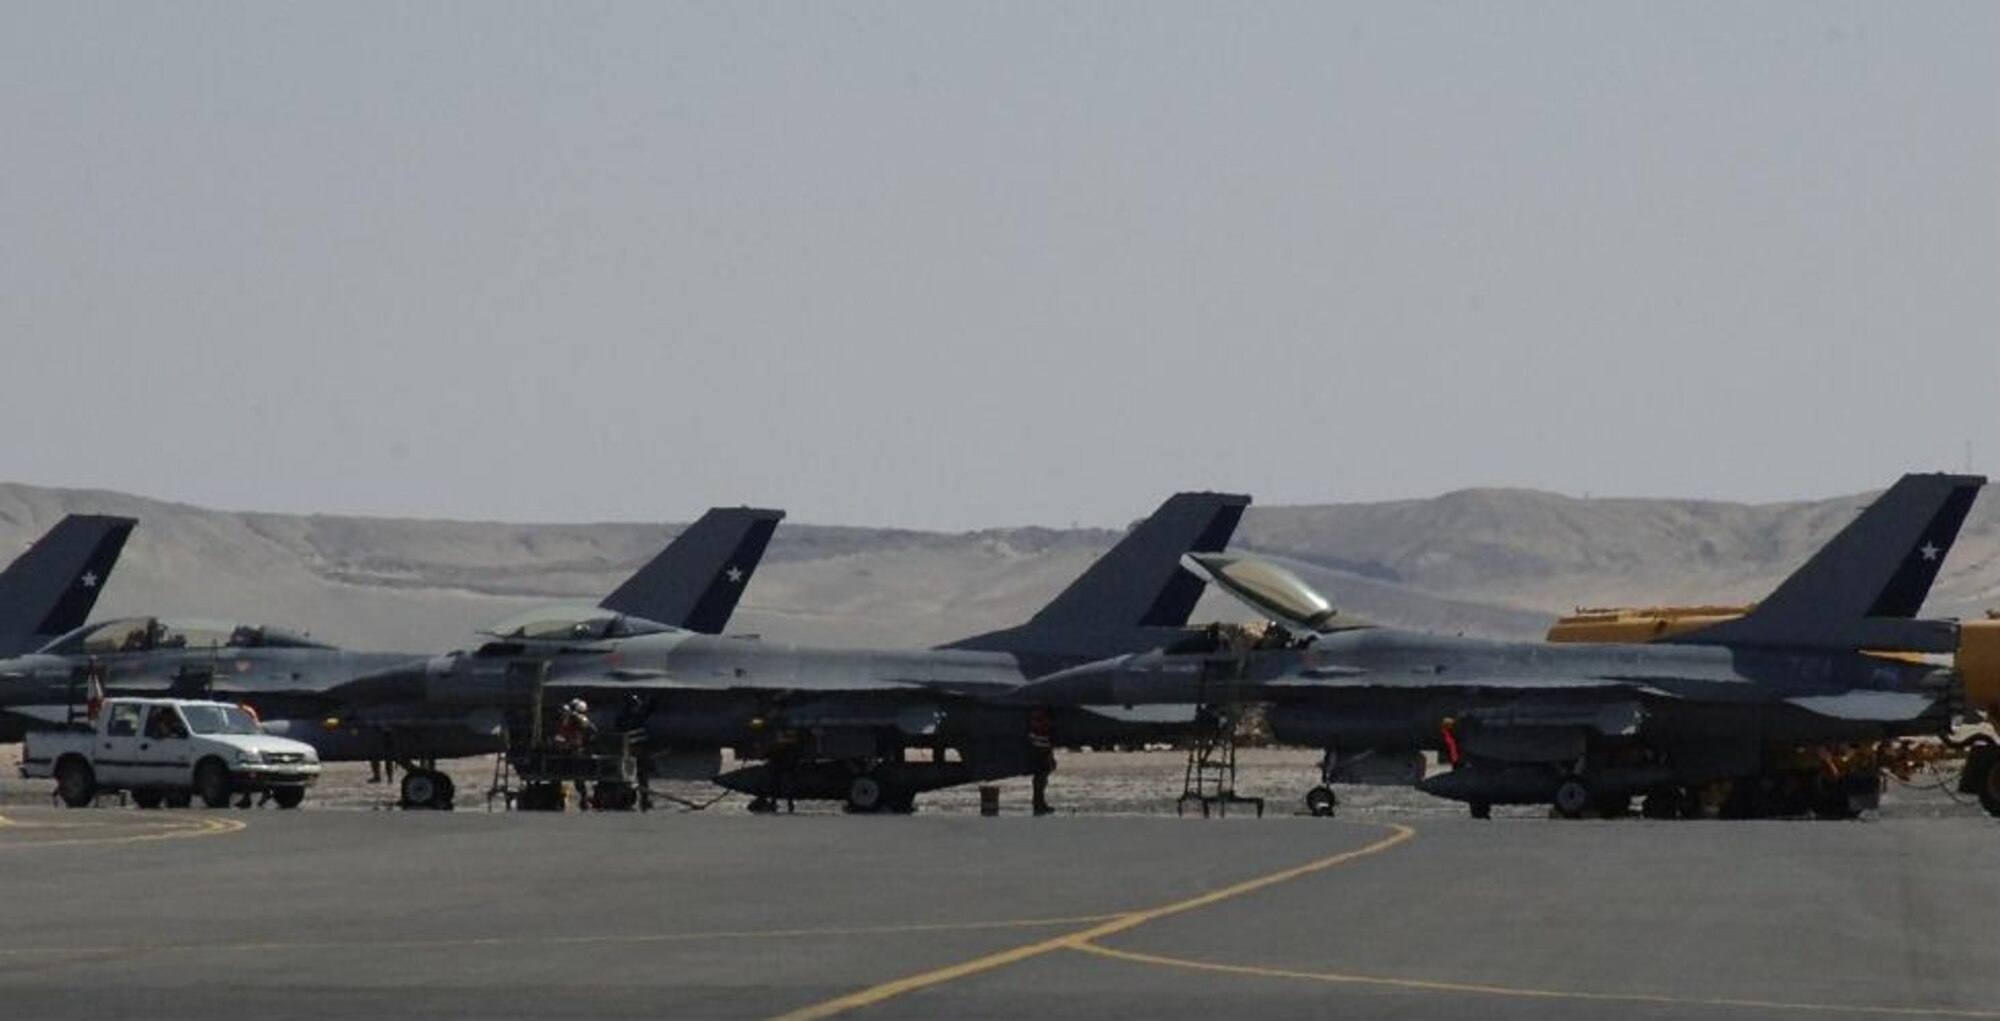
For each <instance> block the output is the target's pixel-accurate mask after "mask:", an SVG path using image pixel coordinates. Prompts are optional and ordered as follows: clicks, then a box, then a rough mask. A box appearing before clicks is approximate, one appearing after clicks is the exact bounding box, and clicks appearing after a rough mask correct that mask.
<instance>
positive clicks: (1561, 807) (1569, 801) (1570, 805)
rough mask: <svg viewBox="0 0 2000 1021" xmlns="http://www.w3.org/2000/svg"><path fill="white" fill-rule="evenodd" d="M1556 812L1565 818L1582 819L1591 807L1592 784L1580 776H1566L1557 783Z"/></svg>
mask: <svg viewBox="0 0 2000 1021" xmlns="http://www.w3.org/2000/svg"><path fill="white" fill-rule="evenodd" d="M1554 801H1555V809H1556V814H1558V815H1560V816H1562V817H1563V818H1565V819H1581V818H1583V813H1584V811H1585V810H1586V809H1588V808H1590V802H1591V797H1590V785H1589V784H1587V783H1584V782H1583V778H1582V777H1580V776H1566V777H1563V781H1562V782H1561V783H1559V784H1557V785H1556V796H1555V799H1554Z"/></svg>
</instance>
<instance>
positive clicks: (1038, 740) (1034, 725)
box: [1028, 709, 1056, 815]
mask: <svg viewBox="0 0 2000 1021" xmlns="http://www.w3.org/2000/svg"><path fill="white" fill-rule="evenodd" d="M1050 722H1051V721H1050V720H1049V711H1048V710H1047V709H1036V710H1034V711H1033V712H1031V713H1029V714H1028V768H1029V769H1030V770H1032V771H1033V774H1034V792H1035V796H1034V802H1035V814H1036V815H1048V814H1049V813H1050V812H1053V811H1055V809H1053V808H1051V807H1049V774H1050V773H1053V772H1055V771H1056V745H1055V738H1054V735H1053V734H1052V733H1051V726H1050Z"/></svg>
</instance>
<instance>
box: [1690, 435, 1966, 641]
mask: <svg viewBox="0 0 2000 1021" xmlns="http://www.w3.org/2000/svg"><path fill="white" fill-rule="evenodd" d="M1985 484H1986V479H1985V477H1984V476H1979V475H1947V474H1929V475H1916V474H1912V475H1905V476H1903V477H1902V478H1901V479H1899V480H1897V482H1896V484H1895V485H1893V486H1891V487H1889V489H1888V490H1887V491H1886V492H1884V493H1883V494H1882V495H1881V496H1880V497H1877V498H1876V500H1875V502H1874V503H1871V504H1869V505H1868V507H1867V508H1866V509H1864V510H1863V511H1862V512H1861V514H1860V516H1859V517H1856V518H1855V519H1854V520H1853V521H1852V522H1850V523H1849V524H1848V525H1847V527H1846V528H1843V529H1841V530H1840V532H1839V533H1838V534H1836V535H1835V536H1834V537H1833V538H1832V539H1831V540H1830V541H1828V542H1827V544H1826V545H1825V546H1822V547H1820V550H1819V552H1817V553H1815V554H1813V556H1812V559H1810V560H1807V561H1806V563H1805V565H1804V566H1803V567H1800V568H1799V569H1798V570H1797V571H1794V572H1792V574H1791V576H1790V577H1788V578H1786V579H1785V580H1784V582H1783V583H1781V584H1780V585H1779V586H1778V588H1777V590H1776V591H1774V592H1772V593H1771V595H1770V596H1769V597H1767V598H1765V599H1764V600H1763V601H1762V602H1760V603H1758V604H1757V606H1756V608H1755V609H1753V610H1751V611H1750V612H1749V613H1747V614H1745V615H1743V616H1742V617H1739V618H1737V619H1735V620H1729V621H1725V622H1723V623H1720V624H1717V625H1715V626H1713V627H1708V628H1702V629H1700V630H1698V631H1691V632H1688V633H1686V634H1683V635H1679V636H1676V637H1674V638H1670V639H1667V641H1673V642H1680V643H1684V644H1691V645H1800V646H1808V647H1818V648H1827V647H1841V648H1869V649H1907V650H1911V651H1918V652H1928V651H1939V652H1944V651H1950V649H1951V648H1952V638H1951V635H1950V632H1951V631H1952V626H1951V625H1950V624H1949V623H1948V622H1944V621H1921V620H1915V619H1914V618H1915V617H1916V615H1917V613H1918V611H1919V610H1920V609H1922V607H1923V603H1924V598H1925V597H1926V596H1928V595H1929V594H1930V590H1931V585H1932V583H1934V582H1935V581H1937V576H1938V570H1939V568H1941V567H1943V566H1944V559H1945V554H1946V553H1948V552H1950V551H1951V546H1952V543H1953V542H1955V541H1956V540H1957V539H1958V531H1959V528H1960V527H1961V526H1962V525H1964V524H1965V518H1966V515H1967V514H1968V513H1970V512H1971V510H1972V502H1973V500H1974V499H1975V498H1976V497H1978V495H1979V489H1980V487H1981V486H1984V485H1985ZM1939 645H1941V646H1942V647H1941V648H1934V646H1939Z"/></svg>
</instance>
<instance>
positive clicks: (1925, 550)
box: [1917, 542, 1944, 563]
mask: <svg viewBox="0 0 2000 1021" xmlns="http://www.w3.org/2000/svg"><path fill="white" fill-rule="evenodd" d="M1917 552H1918V553H1921V554H1923V558H1924V560H1925V562H1926V563H1928V562H1929V561H1932V560H1936V559H1937V558H1938V554H1939V553H1942V552H1944V551H1943V550H1940V549H1938V548H1937V543H1934V542H1927V543H1924V544H1923V545H1922V546H1919V547H1917Z"/></svg>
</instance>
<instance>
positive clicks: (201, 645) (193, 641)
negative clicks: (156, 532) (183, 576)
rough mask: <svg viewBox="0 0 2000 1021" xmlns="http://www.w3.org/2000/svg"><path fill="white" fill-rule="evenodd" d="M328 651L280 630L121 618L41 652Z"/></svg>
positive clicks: (77, 632) (226, 623)
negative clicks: (167, 650)
mask: <svg viewBox="0 0 2000 1021" xmlns="http://www.w3.org/2000/svg"><path fill="white" fill-rule="evenodd" d="M255 648H263V649H331V648H333V646H331V645H327V644H325V643H323V642H315V641H313V640H312V639H310V638H307V637H306V636H305V635H303V634H301V633H299V632H296V631H288V630H286V629H284V628H276V627H261V626H258V625H255V624H236V623H232V622H230V621H222V620H166V619H162V618H159V617H121V618H118V619H116V620H107V621H101V622H99V623H96V624H87V625H85V626H83V627H80V628H78V629H76V630H75V631H72V632H70V633H69V634H66V635H64V636H62V637H61V638H58V639H56V640H55V641H53V642H50V643H49V644H48V645H46V646H44V647H43V648H42V651H43V652H46V653H50V654H52V655H57V656H106V655H111V654H113V653H120V652H152V651H154V650H156V649H255Z"/></svg>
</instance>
